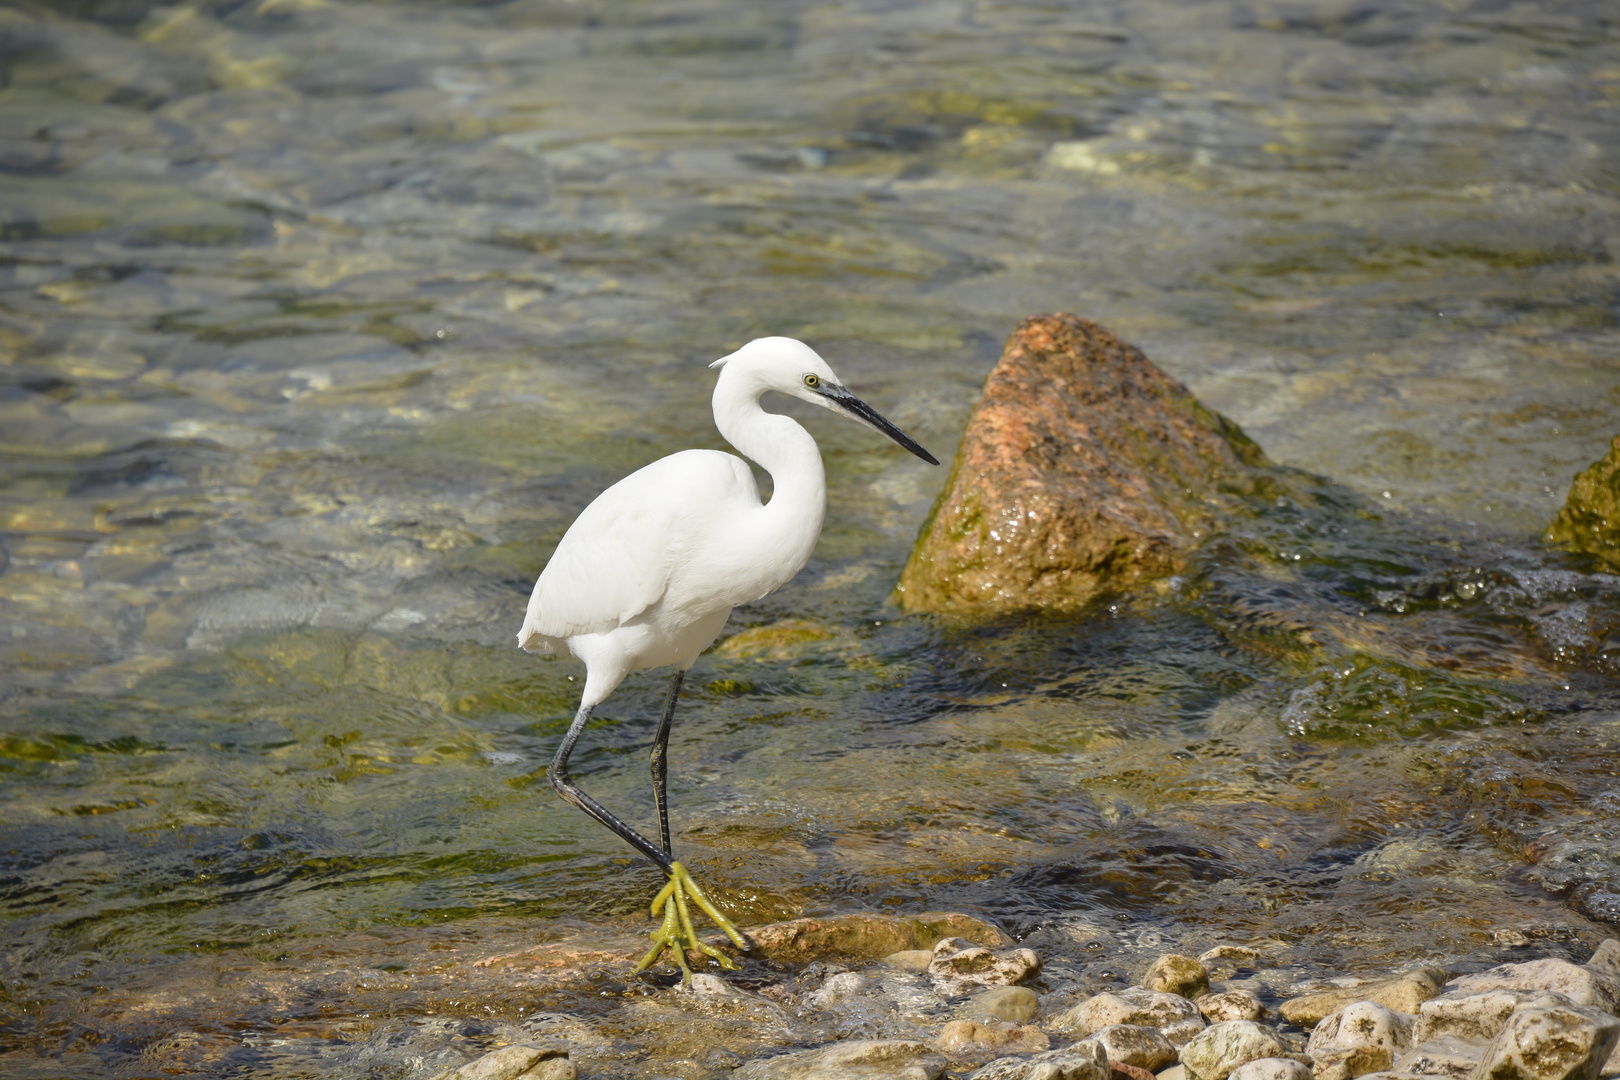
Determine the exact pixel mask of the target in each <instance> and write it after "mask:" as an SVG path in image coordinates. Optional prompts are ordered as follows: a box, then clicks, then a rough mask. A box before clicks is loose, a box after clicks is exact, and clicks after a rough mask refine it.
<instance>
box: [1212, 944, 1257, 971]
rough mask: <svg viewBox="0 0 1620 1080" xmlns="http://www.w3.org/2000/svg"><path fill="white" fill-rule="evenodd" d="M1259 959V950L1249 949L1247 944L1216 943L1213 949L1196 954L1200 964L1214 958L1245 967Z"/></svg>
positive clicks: (1213, 960) (1214, 959)
mask: <svg viewBox="0 0 1620 1080" xmlns="http://www.w3.org/2000/svg"><path fill="white" fill-rule="evenodd" d="M1258 959H1260V950H1259V949H1251V948H1249V946H1247V945H1217V946H1215V947H1214V948H1213V949H1208V950H1205V951H1204V952H1201V953H1199V954H1198V962H1199V963H1200V964H1206V965H1207V964H1211V963H1214V962H1215V961H1216V960H1227V961H1230V962H1232V963H1234V964H1242V965H1244V966H1245V967H1247V966H1250V965H1253V963H1254V962H1255V961H1256V960H1258Z"/></svg>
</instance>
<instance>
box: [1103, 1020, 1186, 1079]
mask: <svg viewBox="0 0 1620 1080" xmlns="http://www.w3.org/2000/svg"><path fill="white" fill-rule="evenodd" d="M1086 1041H1087V1042H1095V1043H1097V1044H1099V1045H1100V1046H1101V1047H1102V1048H1103V1052H1104V1053H1105V1054H1106V1055H1107V1056H1108V1060H1109V1061H1111V1062H1113V1061H1121V1062H1124V1063H1125V1064H1126V1065H1134V1066H1136V1067H1137V1068H1139V1069H1146V1070H1148V1071H1149V1072H1157V1071H1159V1070H1160V1069H1163V1068H1166V1067H1168V1066H1171V1065H1174V1064H1175V1063H1176V1056H1177V1055H1176V1048H1175V1047H1174V1046H1172V1045H1170V1040H1169V1039H1167V1038H1165V1037H1164V1035H1163V1034H1162V1033H1160V1031H1159V1030H1158V1029H1157V1028H1150V1027H1138V1026H1136V1025H1134V1024H1110V1025H1108V1026H1107V1027H1105V1028H1102V1029H1100V1030H1098V1031H1095V1032H1093V1033H1092V1034H1091V1035H1090V1037H1088V1038H1087V1039H1086Z"/></svg>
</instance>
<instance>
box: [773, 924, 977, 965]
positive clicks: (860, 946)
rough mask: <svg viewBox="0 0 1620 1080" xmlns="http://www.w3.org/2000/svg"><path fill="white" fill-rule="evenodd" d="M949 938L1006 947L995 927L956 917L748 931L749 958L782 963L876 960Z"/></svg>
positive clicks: (804, 925)
mask: <svg viewBox="0 0 1620 1080" xmlns="http://www.w3.org/2000/svg"><path fill="white" fill-rule="evenodd" d="M949 937H959V938H967V939H969V940H970V941H972V942H973V943H974V944H977V945H987V946H989V947H990V948H993V949H994V948H1000V947H1001V946H1003V945H1006V944H1008V943H1009V942H1008V939H1007V937H1006V935H1004V934H1003V933H1002V932H1001V931H1000V930H997V929H996V928H995V927H994V926H991V925H990V924H989V923H987V922H985V921H984V920H982V919H976V918H974V917H973V916H971V915H963V914H961V913H959V912H928V913H925V914H922V915H913V916H910V917H907V918H896V917H895V916H892V915H867V914H854V915H837V916H833V917H831V918H825V919H814V918H812V919H794V920H792V921H791V922H781V923H772V924H771V925H769V926H761V927H759V928H758V929H755V930H750V931H748V940H749V941H750V943H751V944H752V946H753V948H752V950H751V951H752V952H753V954H754V955H756V956H760V957H764V958H765V959H767V960H779V961H782V962H785V963H802V962H804V961H807V960H814V959H817V958H818V957H822V956H841V957H855V958H860V959H872V960H876V959H879V958H881V957H885V956H889V955H890V954H892V953H897V952H903V951H911V950H919V949H932V948H933V947H934V946H935V945H936V944H937V943H938V942H940V941H942V940H943V939H945V938H949Z"/></svg>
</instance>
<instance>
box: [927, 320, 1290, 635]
mask: <svg viewBox="0 0 1620 1080" xmlns="http://www.w3.org/2000/svg"><path fill="white" fill-rule="evenodd" d="M1270 481H1271V477H1270V473H1269V472H1268V463H1267V461H1266V458H1265V455H1264V454H1263V453H1261V451H1260V448H1259V447H1258V446H1256V445H1255V444H1254V443H1252V442H1250V441H1249V439H1248V438H1247V437H1245V436H1244V434H1243V433H1242V432H1241V431H1239V430H1238V428H1237V425H1235V424H1233V423H1231V422H1230V421H1228V420H1226V419H1225V418H1224V417H1221V416H1220V415H1218V414H1216V413H1214V412H1211V411H1210V410H1209V409H1206V408H1204V406H1202V405H1200V404H1199V403H1198V400H1197V399H1196V398H1194V397H1193V396H1192V394H1190V393H1188V391H1187V388H1186V387H1184V386H1182V385H1181V383H1179V382H1178V381H1176V380H1175V379H1173V378H1171V377H1170V376H1169V375H1166V374H1165V373H1164V372H1163V371H1160V370H1159V369H1158V368H1157V367H1156V366H1154V364H1153V362H1152V361H1150V360H1149V359H1148V358H1147V357H1146V356H1144V355H1142V353H1141V352H1140V351H1139V350H1138V349H1136V348H1134V347H1132V346H1131V345H1128V344H1126V343H1125V342H1123V341H1121V340H1119V338H1117V337H1115V336H1114V335H1113V334H1111V333H1109V332H1108V331H1107V330H1105V329H1103V328H1102V327H1100V326H1098V325H1097V324H1096V323H1093V322H1088V321H1086V320H1085V319H1080V318H1076V317H1075V316H1073V315H1042V316H1034V317H1031V318H1028V319H1025V320H1024V321H1023V322H1021V323H1019V324H1018V327H1017V328H1016V329H1015V330H1014V331H1013V333H1012V337H1010V338H1009V339H1008V341H1007V345H1006V348H1005V350H1004V351H1003V352H1002V356H1001V361H1000V363H998V364H997V365H996V367H995V370H994V371H992V372H991V373H990V377H989V379H988V380H987V381H986V382H985V386H984V393H983V395H982V396H981V397H980V399H979V403H978V405H977V406H976V407H975V408H974V410H973V415H972V416H971V417H970V418H969V419H968V426H967V431H966V432H965V433H964V435H963V438H962V445H961V448H960V449H959V450H958V451H957V454H956V461H955V463H954V465H953V466H952V469H951V476H950V479H949V480H948V481H947V482H946V486H945V490H944V492H943V493H942V494H941V495H940V498H939V501H938V502H937V503H936V504H935V506H934V511H933V513H932V514H931V515H930V516H929V518H928V521H927V522H926V523H925V524H924V525H923V528H922V533H921V535H920V536H919V537H918V540H917V546H916V548H915V549H914V550H913V551H912V553H911V559H910V560H909V561H908V562H907V563H906V567H905V570H904V571H903V572H902V573H901V575H900V584H899V586H898V593H899V599H900V601H901V603H902V604H903V605H904V606H905V607H907V608H909V609H911V610H914V611H962V612H970V611H971V612H993V611H1012V610H1019V609H1029V608H1044V609H1053V610H1063V609H1072V608H1075V607H1078V606H1080V605H1082V604H1084V603H1085V602H1086V601H1087V600H1089V599H1091V598H1092V597H1093V596H1095V595H1096V594H1098V593H1099V592H1102V591H1105V590H1109V589H1114V588H1119V587H1122V586H1129V585H1132V584H1135V583H1138V582H1142V581H1147V580H1150V579H1153V578H1158V577H1163V576H1165V575H1168V574H1173V573H1175V572H1176V571H1178V570H1180V569H1181V568H1182V566H1183V565H1184V564H1185V562H1186V558H1187V555H1188V553H1189V552H1190V551H1191V550H1192V549H1193V548H1194V547H1196V546H1198V545H1199V544H1201V543H1202V542H1203V541H1204V540H1205V539H1207V538H1208V537H1209V536H1210V534H1211V533H1212V532H1215V531H1218V530H1219V529H1220V528H1221V527H1222V522H1223V520H1225V519H1226V518H1227V517H1229V516H1230V515H1232V514H1234V513H1240V512H1242V503H1241V500H1242V498H1243V497H1244V496H1247V495H1253V494H1256V493H1258V492H1260V491H1262V490H1264V489H1265V487H1266V486H1267V484H1268V482H1270Z"/></svg>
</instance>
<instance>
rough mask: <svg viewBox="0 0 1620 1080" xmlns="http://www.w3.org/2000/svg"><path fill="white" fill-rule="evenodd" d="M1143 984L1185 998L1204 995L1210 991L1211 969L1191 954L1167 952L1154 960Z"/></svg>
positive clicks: (1145, 986)
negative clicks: (1183, 954)
mask: <svg viewBox="0 0 1620 1080" xmlns="http://www.w3.org/2000/svg"><path fill="white" fill-rule="evenodd" d="M1142 986H1143V987H1144V988H1145V989H1148V990H1157V991H1159V992H1161V993H1165V994H1179V995H1180V996H1182V997H1184V998H1196V997H1202V996H1203V995H1204V994H1207V993H1209V971H1208V969H1207V968H1205V967H1204V965H1203V964H1200V963H1199V962H1198V961H1197V960H1194V959H1193V958H1192V957H1190V956H1182V955H1181V954H1180V953H1165V954H1164V955H1163V956H1161V957H1159V958H1158V959H1157V960H1155V961H1153V966H1152V967H1150V968H1148V973H1147V974H1146V975H1145V976H1143V978H1142Z"/></svg>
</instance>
